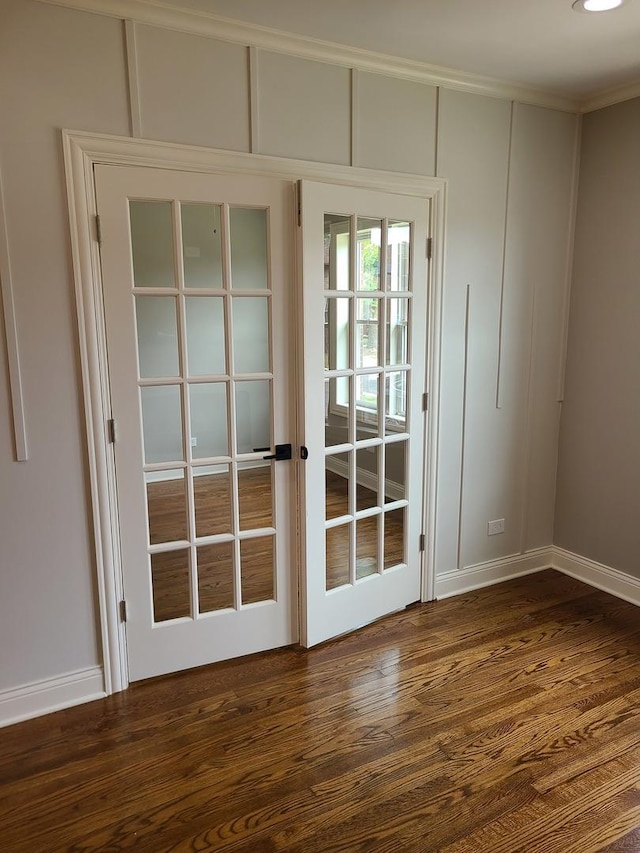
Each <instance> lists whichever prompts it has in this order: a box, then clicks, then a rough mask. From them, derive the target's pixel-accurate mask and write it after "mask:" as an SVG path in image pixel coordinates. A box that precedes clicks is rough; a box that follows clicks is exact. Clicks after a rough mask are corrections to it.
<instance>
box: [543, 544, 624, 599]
mask: <svg viewBox="0 0 640 853" xmlns="http://www.w3.org/2000/svg"><path fill="white" fill-rule="evenodd" d="M552 567H553V568H554V569H557V570H558V571H559V572H563V573H564V574H565V575H571V577H572V578H576V579H577V580H579V581H583V582H584V583H587V584H589V586H594V587H595V588H596V589H601V590H602V591H603V592H608V593H610V594H611V595H615V596H616V597H617V598H621V599H623V601H629V602H631V604H636V605H639V606H640V580H639V579H638V578H634V577H633V575H628V574H626V572H620V571H618V569H612V568H611V567H610V566H605V565H604V564H603V563H596V561H595V560H589V559H588V558H587V557H581V556H580V555H579V554H573V553H572V552H571V551H565V549H564V548H558V547H555V546H554V548H553V556H552Z"/></svg>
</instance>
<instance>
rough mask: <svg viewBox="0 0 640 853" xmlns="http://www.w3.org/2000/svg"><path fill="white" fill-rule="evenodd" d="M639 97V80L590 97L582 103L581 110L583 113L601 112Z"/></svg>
mask: <svg viewBox="0 0 640 853" xmlns="http://www.w3.org/2000/svg"><path fill="white" fill-rule="evenodd" d="M639 97H640V80H637V81H636V82H635V83H625V85H624V86H616V87H615V88H613V89H606V90H605V91H604V92H600V93H599V94H596V95H592V96H591V97H590V98H587V99H586V100H585V101H584V102H583V103H582V107H581V110H582V112H583V113H592V112H594V111H595V110H601V109H603V108H604V107H611V106H613V105H614V104H620V103H622V101H630V100H631V99H632V98H639Z"/></svg>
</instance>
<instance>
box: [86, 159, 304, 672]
mask: <svg viewBox="0 0 640 853" xmlns="http://www.w3.org/2000/svg"><path fill="white" fill-rule="evenodd" d="M95 185H96V198H97V209H98V214H99V216H100V223H101V232H102V244H101V259H102V274H103V298H104V316H105V334H106V344H107V355H108V369H109V383H110V393H111V405H112V413H113V419H114V422H115V433H116V435H115V438H116V440H115V444H114V455H115V472H116V484H117V515H118V525H119V530H120V546H121V565H122V576H123V585H124V594H125V600H126V619H127V621H126V639H127V654H128V664H129V677H130V679H131V680H137V679H141V678H147V677H149V676H153V675H159V674H162V673H166V672H171V671H175V670H180V669H185V668H188V667H193V666H199V665H201V664H205V663H210V662H213V661H217V660H221V659H225V658H231V657H235V656H238V655H243V654H247V653H251V652H256V651H260V650H263V649H268V648H275V647H278V646H282V645H286V644H289V643H292V642H295V641H296V640H297V636H298V627H297V626H298V620H297V595H296V580H297V579H296V577H295V572H294V571H293V570H292V563H293V555H294V548H295V523H294V520H295V494H294V483H295V477H294V470H293V465H294V461H293V460H292V461H287V457H288V456H289V457H290V455H291V454H290V452H289V451H290V448H288V447H287V445H288V443H289V442H293V441H294V440H295V439H294V423H293V420H292V417H291V413H292V401H291V399H290V393H291V385H292V383H291V379H290V374H291V363H292V332H291V330H292V327H293V323H294V317H293V316H292V315H291V314H290V311H291V304H292V298H291V296H292V272H293V271H292V257H293V254H294V253H293V249H292V241H293V214H292V201H293V193H292V184H291V183H290V182H286V181H280V180H275V179H273V180H271V179H261V178H242V177H231V176H213V175H203V174H196V173H192V172H178V171H168V170H160V169H152V168H135V167H129V166H102V165H97V166H95ZM293 455H294V457H295V456H296V454H295V451H294V454H293ZM274 456H277V459H275V458H273V457H274ZM269 457H271V458H269Z"/></svg>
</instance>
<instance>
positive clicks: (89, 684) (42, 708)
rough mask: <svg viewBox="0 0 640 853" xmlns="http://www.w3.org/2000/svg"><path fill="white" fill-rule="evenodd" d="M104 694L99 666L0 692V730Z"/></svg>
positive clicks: (98, 697) (101, 696) (89, 700)
mask: <svg viewBox="0 0 640 853" xmlns="http://www.w3.org/2000/svg"><path fill="white" fill-rule="evenodd" d="M106 695H107V694H106V693H105V689H104V678H103V675H102V667H101V666H92V667H89V668H88V669H79V670H77V671H76V672H68V673H66V675H61V676H58V677H57V678H46V679H44V680H43V681H36V682H33V683H32V684H25V685H24V686H22V687H16V688H14V689H13V690H5V691H3V692H0V727H2V726H9V725H11V724H12V723H18V722H20V721H21V720H28V719H30V718H31V717H40V716H42V715H43V714H50V713H52V712H53V711H60V710H62V709H63V708H71V707H72V706H73V705H80V704H82V703H83V702H91V701H92V700H94V699H101V698H103V697H104V696H106Z"/></svg>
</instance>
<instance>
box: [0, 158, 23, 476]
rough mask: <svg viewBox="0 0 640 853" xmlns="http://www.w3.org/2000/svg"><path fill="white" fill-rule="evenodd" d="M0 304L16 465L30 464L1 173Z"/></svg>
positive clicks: (0, 175)
mask: <svg viewBox="0 0 640 853" xmlns="http://www.w3.org/2000/svg"><path fill="white" fill-rule="evenodd" d="M0 288H1V291H0V300H1V304H2V309H3V311H2V313H3V316H4V332H5V340H6V342H7V361H8V365H9V390H10V394H11V410H12V417H13V440H14V442H15V454H16V462H26V461H27V458H28V452H27V432H26V427H25V419H24V402H23V394H22V377H21V374H20V350H19V347H18V327H17V324H16V310H15V304H14V300H13V280H12V278H11V259H10V257H9V237H8V234H7V217H6V214H5V207H4V196H3V193H2V174H1V173H0Z"/></svg>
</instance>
